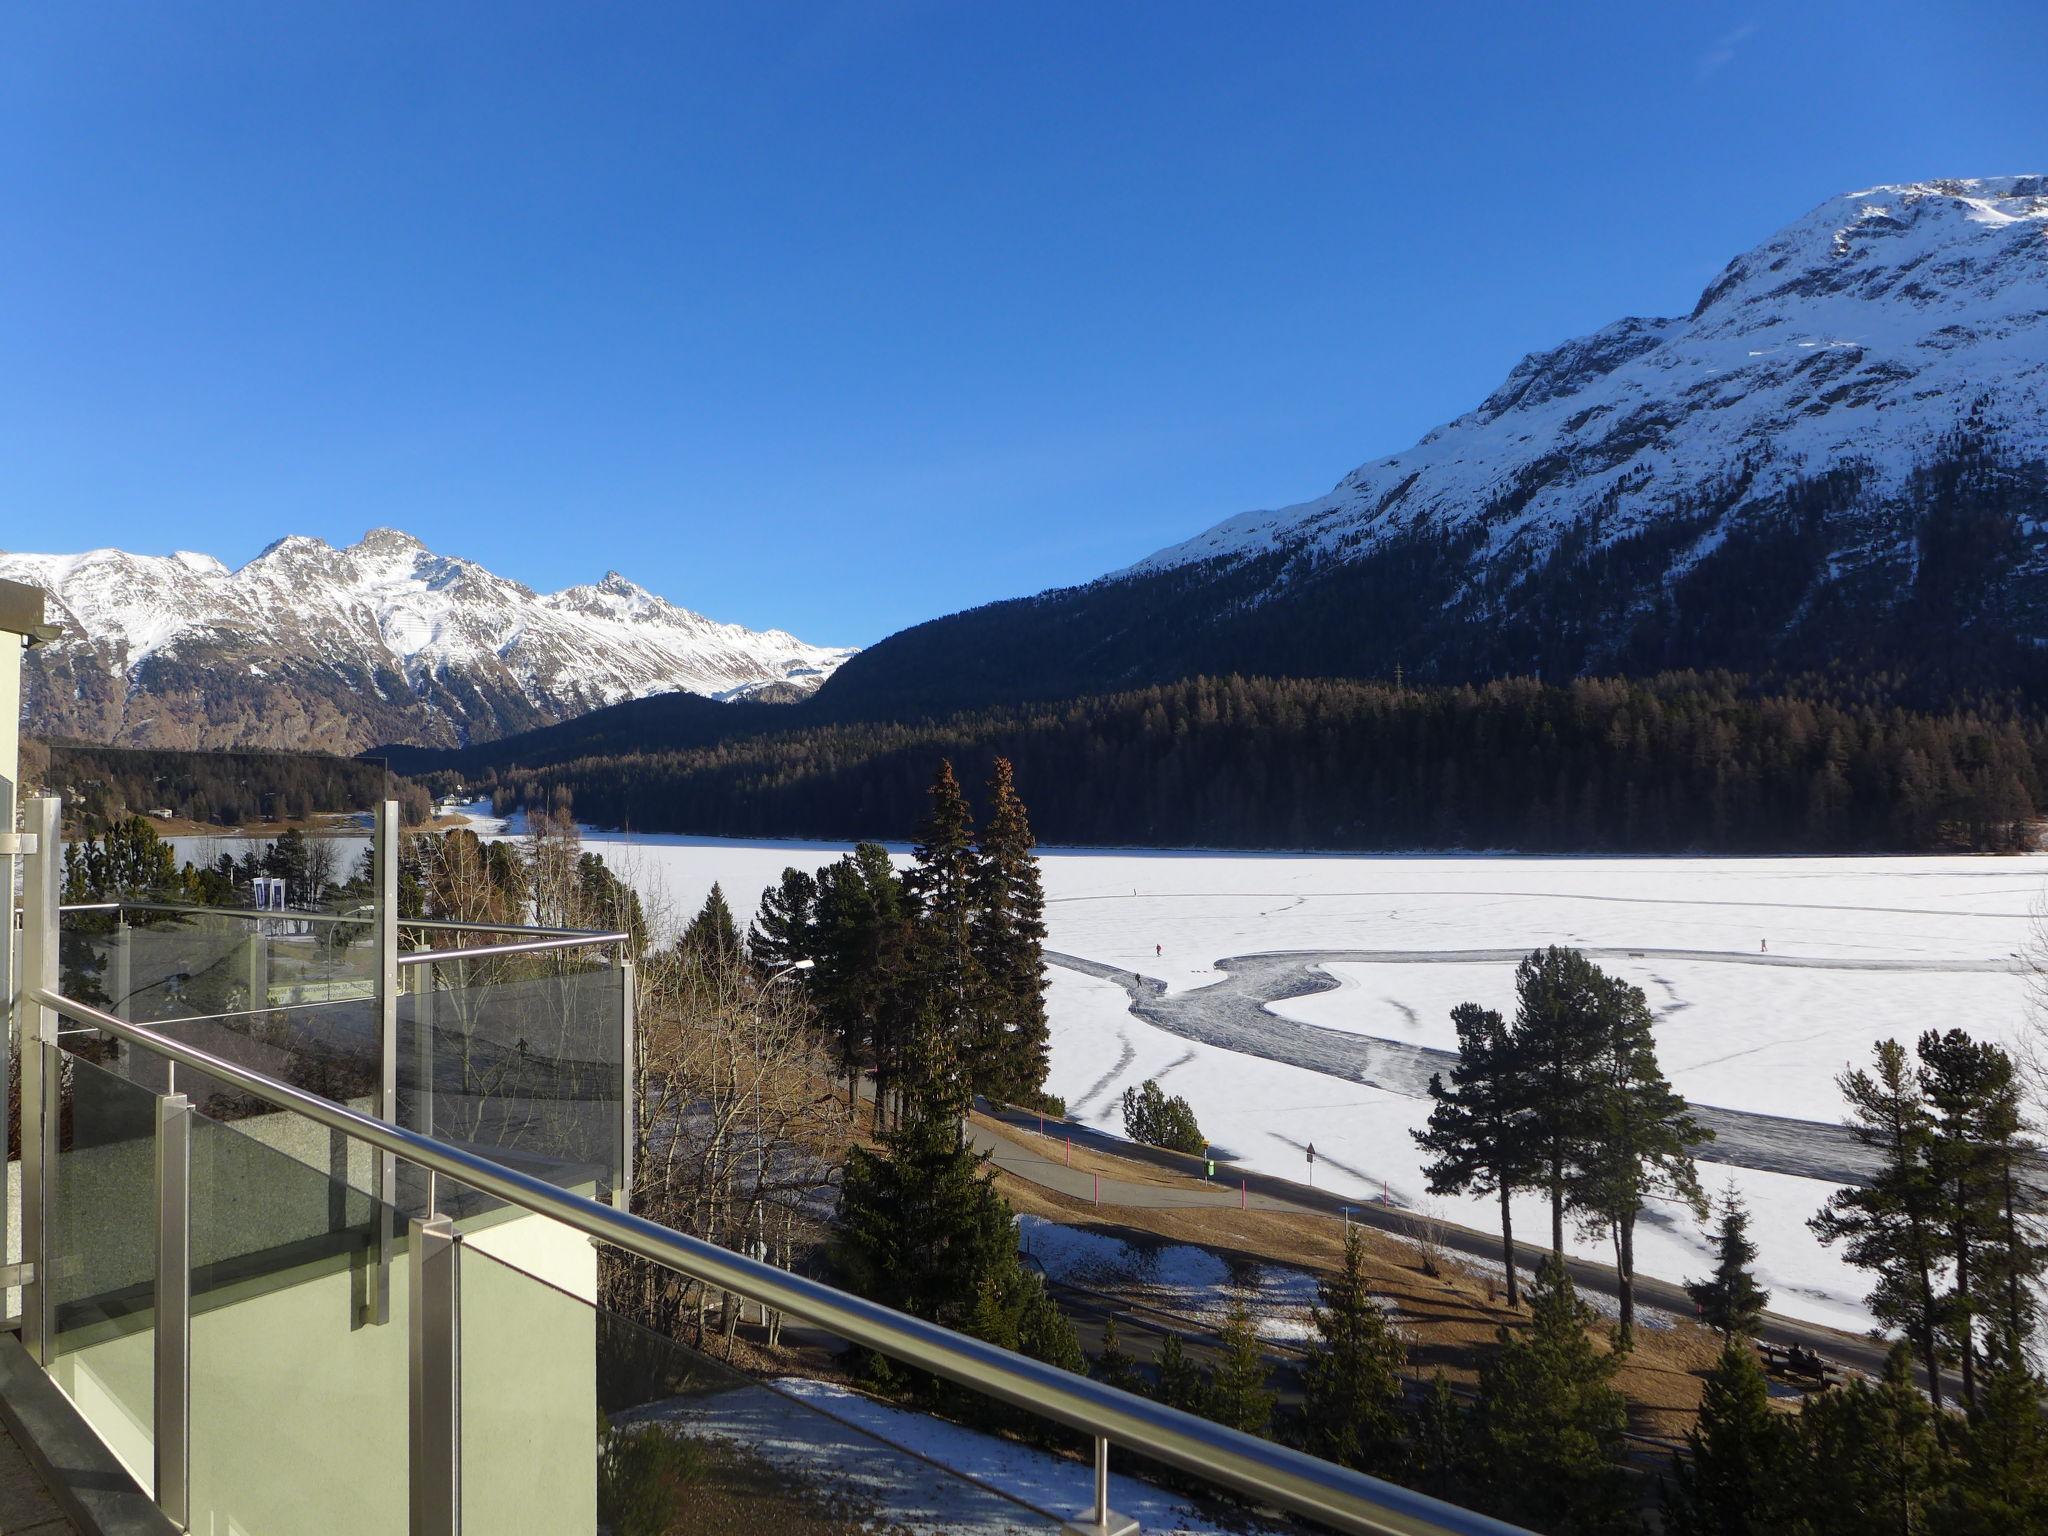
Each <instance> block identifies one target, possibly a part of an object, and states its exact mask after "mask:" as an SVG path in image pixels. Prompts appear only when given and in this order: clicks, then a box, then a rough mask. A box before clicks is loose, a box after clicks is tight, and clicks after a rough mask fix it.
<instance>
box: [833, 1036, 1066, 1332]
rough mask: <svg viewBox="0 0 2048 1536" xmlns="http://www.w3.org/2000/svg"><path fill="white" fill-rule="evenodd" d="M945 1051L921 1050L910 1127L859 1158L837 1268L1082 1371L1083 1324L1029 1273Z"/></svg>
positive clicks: (852, 1283)
mask: <svg viewBox="0 0 2048 1536" xmlns="http://www.w3.org/2000/svg"><path fill="white" fill-rule="evenodd" d="M945 1049H946V1046H945V1043H944V1042H935V1043H927V1044H925V1045H921V1046H920V1047H918V1048H916V1049H915V1050H914V1051H913V1053H912V1057H911V1064H910V1066H909V1068H908V1069H907V1071H906V1080H905V1093H904V1101H905V1112H904V1116H903V1119H902V1121H901V1123H900V1124H898V1125H897V1126H895V1127H893V1128H892V1129H891V1130H889V1131H888V1132H886V1133H884V1135H883V1136H882V1138H881V1140H882V1146H881V1149H880V1150H879V1151H870V1150H868V1149H866V1148H862V1147H856V1148H854V1149H853V1150H852V1152H851V1153H849V1155H848V1157H847V1163H846V1173H845V1179H844V1184H843V1186H842V1189H841V1192H840V1201H839V1208H840V1224H839V1228H838V1232H837V1234H836V1238H835V1243H834V1249H833V1259H834V1265H835V1267H836V1269H837V1270H838V1272H839V1274H840V1276H841V1277H842V1279H843V1280H844V1282H845V1283H846V1285H847V1287H848V1288H849V1289H850V1290H853V1291H855V1292H857V1293H858V1294H860V1295H862V1296H866V1297H868V1298H869V1299H870V1300H872V1301H879V1302H882V1303H883V1304H884V1305H886V1306H891V1307H895V1308H896V1309H897V1310H899V1311H903V1312H908V1313H910V1314H911V1315H912V1316H914V1317H922V1318H926V1319H928V1320H930V1321H932V1322H935V1323H940V1324H943V1325H944V1326H946V1327H948V1328H955V1329H958V1330H960V1331H962V1332H965V1333H971V1334H973V1335H975V1336H976V1337H977V1338H982V1339H986V1340H988V1341H989V1342H990V1343H992V1344H998V1345H1001V1346H1002V1347H1003V1348H1005V1349H1015V1350H1020V1351H1022V1352H1024V1353H1026V1354H1029V1355H1032V1356H1033V1357H1034V1358H1037V1359H1040V1360H1045V1361H1047V1362H1049V1363H1051V1364H1054V1365H1059V1366H1063V1367H1065V1368H1067V1369H1069V1370H1079V1369H1081V1367H1082V1364H1083V1362H1082V1356H1081V1351H1080V1345H1079V1343H1078V1342H1077V1341H1076V1340H1075V1338H1074V1332H1073V1328H1072V1326H1071V1325H1070V1324H1069V1323H1068V1322H1067V1320H1066V1318H1065V1317H1064V1315H1062V1314H1061V1313H1060V1311H1059V1309H1058V1308H1057V1307H1056V1306H1055V1305H1054V1304H1053V1302H1052V1300H1051V1299H1050V1298H1049V1297H1048V1296H1047V1295H1046V1292H1045V1286H1044V1283H1043V1282H1042V1281H1041V1280H1040V1278H1039V1277H1038V1276H1037V1275H1036V1274H1034V1273H1032V1272H1030V1271H1028V1270H1026V1269H1025V1268H1024V1265H1023V1262H1022V1260H1021V1259H1020V1257H1019V1255H1018V1248H1017V1229H1016V1224H1015V1221H1014V1218H1013V1217H1012V1215H1011V1213H1010V1207H1009V1205H1008V1203H1007V1202H1006V1201H1005V1200H1004V1199H1003V1197H1002V1196H1001V1195H1000V1194H998V1193H997V1192H996V1188H995V1182H994V1176H993V1175H992V1174H991V1173H990V1171H989V1170H988V1169H987V1167H986V1166H985V1164H986V1161H987V1160H986V1157H985V1156H984V1155H983V1154H979V1153H976V1152H974V1151H973V1150H971V1149H970V1148H968V1147H967V1146H965V1145H964V1144H963V1142H962V1140H961V1137H960V1134H959V1114H960V1102H959V1099H958V1096H957V1089H956V1087H955V1084H956V1083H957V1076H956V1075H955V1074H952V1073H950V1072H949V1071H948V1070H947V1069H946V1067H945V1066H944V1065H943V1063H942V1060H941V1058H942V1057H943V1055H944V1052H945Z"/></svg>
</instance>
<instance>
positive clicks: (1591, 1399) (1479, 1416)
mask: <svg viewBox="0 0 2048 1536" xmlns="http://www.w3.org/2000/svg"><path fill="white" fill-rule="evenodd" d="M1529 1304H1530V1312H1531V1315H1530V1322H1529V1326H1528V1327H1527V1328H1526V1329H1511V1328H1502V1329H1501V1330H1500V1346H1499V1348H1498V1349H1496V1350H1495V1351H1494V1352H1493V1354H1492V1356H1491V1357H1490V1358H1488V1360H1487V1361H1486V1362H1485V1364H1483V1365H1482V1366H1481V1367H1480V1371H1479V1402H1478V1406H1477V1408H1476V1409H1475V1410H1474V1412H1473V1417H1472V1466H1473V1470H1474V1473H1475V1475H1476V1476H1478V1477H1479V1478H1480V1479H1481V1481H1482V1487H1483V1491H1484V1493H1485V1494H1486V1497H1487V1500H1488V1502H1489V1503H1490V1504H1492V1506H1493V1507H1494V1508H1495V1509H1496V1510H1498V1511H1499V1512H1500V1513H1501V1514H1502V1515H1504V1516H1505V1517H1506V1518H1508V1519H1510V1520H1518V1521H1522V1522H1524V1523H1527V1524H1533V1525H1535V1526H1537V1527H1539V1528H1541V1529H1543V1530H1546V1531H1561V1532H1573V1533H1578V1536H1596V1533H1606V1532H1618V1531H1624V1530H1627V1529H1629V1527H1630V1526H1631V1525H1632V1524H1633V1523H1634V1511H1633V1508H1632V1505H1633V1502H1634V1501H1633V1499H1632V1497H1631V1494H1630V1491H1629V1486H1628V1480H1627V1474H1626V1472H1625V1471H1624V1468H1623V1464H1622V1458H1623V1455H1624V1452H1625V1448H1626V1441H1625V1439H1624V1436H1625V1434H1626V1432H1627V1429H1628V1405H1627V1402H1626V1400H1625V1399H1624V1398H1623V1397H1622V1395H1621V1393H1620V1392H1619V1391H1617V1390H1616V1389H1615V1387H1614V1384H1613V1378H1614V1373H1615V1369H1616V1367H1617V1366H1618V1364H1619V1361H1618V1360H1617V1358H1616V1357H1615V1356H1613V1355H1610V1354H1603V1353H1601V1352H1600V1351H1598V1350H1596V1349H1595V1348H1594V1346H1593V1341H1592V1337H1591V1335H1590V1332H1589V1330H1590V1329H1591V1327H1592V1324H1593V1321H1594V1319H1593V1312H1592V1309H1591V1308H1589V1307H1588V1306H1587V1305H1586V1304H1585V1303H1584V1302H1582V1301H1581V1300H1580V1299H1579V1295H1578V1292H1577V1291H1576V1290H1574V1289H1573V1287H1572V1282H1571V1277H1570V1275H1568V1274H1567V1273H1566V1272H1565V1268H1564V1265H1563V1263H1562V1262H1560V1261H1559V1260H1558V1259H1557V1258H1556V1257H1555V1256H1552V1257H1550V1258H1547V1259H1545V1260H1544V1262H1543V1266H1542V1268H1541V1269H1539V1270H1538V1271H1537V1273H1536V1284H1535V1287H1534V1288H1533V1289H1532V1290H1531V1291H1530V1294H1529Z"/></svg>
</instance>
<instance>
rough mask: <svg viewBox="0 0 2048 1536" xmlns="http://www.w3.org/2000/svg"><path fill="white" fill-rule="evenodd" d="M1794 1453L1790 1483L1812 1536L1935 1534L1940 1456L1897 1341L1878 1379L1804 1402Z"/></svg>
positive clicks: (1908, 1359)
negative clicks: (1795, 1469)
mask: <svg viewBox="0 0 2048 1536" xmlns="http://www.w3.org/2000/svg"><path fill="white" fill-rule="evenodd" d="M1799 1448H1800V1463H1799V1473H1798V1476H1797V1478H1796V1480H1795V1482H1794V1486H1795V1487H1796V1488H1797V1490H1798V1494H1799V1518H1800V1520H1801V1521H1802V1522H1803V1529H1804V1531H1810V1532H1811V1533H1812V1536H1871V1533H1873V1532H1884V1533H1887V1536H1939V1533H1941V1532H1942V1527H1941V1526H1940V1525H1938V1524H1936V1523H1934V1521H1935V1516H1936V1514H1937V1509H1936V1503H1937V1500H1938V1499H1939V1498H1940V1497H1941V1494H1942V1490H1943V1487H1944V1486H1945V1484H1946V1483H1947V1481H1948V1477H1949V1469H1948V1466H1947V1459H1946V1457H1945V1456H1944V1454H1943V1452H1942V1448H1941V1445H1940V1442H1939V1440H1938V1439H1937V1438H1936V1436H1935V1432H1934V1414H1933V1413H1932V1412H1931V1411H1930V1409H1929V1408H1928V1404H1927V1400H1926V1399H1925V1398H1924V1397H1922V1396H1921V1395H1920V1392H1919V1390H1918V1389H1917V1388H1915V1387H1914V1385H1913V1367H1912V1356H1911V1354H1910V1353H1909V1351H1908V1349H1907V1346H1906V1345H1904V1344H1903V1343H1901V1344H1897V1345H1895V1346H1894V1347H1893V1349H1892V1352H1891V1356H1890V1358H1889V1359H1887V1360H1886V1362H1885V1373H1884V1377H1883V1379H1882V1380H1881V1381H1877V1382H1867V1381H1861V1380H1856V1381H1851V1382H1849V1383H1848V1384H1847V1385H1846V1386H1842V1387H1837V1388H1835V1389H1833V1390H1832V1391H1828V1392H1823V1393H1820V1394H1819V1395H1818V1396H1815V1397H1811V1398H1808V1399H1807V1402H1806V1406H1805V1408H1804V1409H1803V1410H1802V1411H1801V1412H1800V1415H1799ZM1786 1528H1787V1529H1789V1530H1799V1529H1801V1527H1800V1526H1796V1525H1790V1524H1788V1526H1787V1527H1786Z"/></svg>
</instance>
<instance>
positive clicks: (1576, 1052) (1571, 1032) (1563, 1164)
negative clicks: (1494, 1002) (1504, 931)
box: [1513, 946, 1607, 1259]
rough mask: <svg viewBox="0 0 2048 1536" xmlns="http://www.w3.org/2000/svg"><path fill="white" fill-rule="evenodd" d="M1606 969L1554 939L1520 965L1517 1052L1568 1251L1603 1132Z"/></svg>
mask: <svg viewBox="0 0 2048 1536" xmlns="http://www.w3.org/2000/svg"><path fill="white" fill-rule="evenodd" d="M1602 980H1603V978H1602V977H1601V974H1600V971H1599V969H1598V968H1597V967H1596V966H1594V964H1593V963H1592V962H1591V961H1590V960H1588V959H1587V958H1586V957H1585V956H1584V955H1582V954H1580V953H1579V952H1578V951H1577V950H1575V949H1564V948H1560V947H1557V946H1552V947H1551V948H1549V949H1539V950H1537V951H1535V952H1534V953H1533V954H1531V955H1529V956H1527V957H1526V958H1524V959H1523V961H1522V963H1521V965H1520V966H1519V967H1518V968H1517V969H1516V971H1515V998H1516V1004H1515V1029H1514V1036H1513V1041H1514V1058H1515V1062H1516V1065H1517V1066H1518V1067H1519V1069H1520V1072H1521V1075H1522V1080H1523V1083H1524V1085H1525V1088H1526V1093H1527V1103H1528V1105H1529V1108H1530V1118H1531V1121H1532V1124H1531V1128H1530V1135H1531V1142H1532V1149H1533V1155H1534V1158H1535V1161H1536V1164H1537V1169H1538V1182H1539V1183H1540V1184H1541V1186H1542V1187H1543V1188H1544V1189H1545V1190H1546V1191H1547V1192H1548V1193H1549V1195H1550V1251H1551V1254H1552V1255H1553V1256H1554V1257H1556V1258H1560V1259H1561V1258H1563V1257H1564V1218H1565V1212H1566V1210H1567V1209H1569V1207H1570V1205H1571V1203H1572V1192H1573V1186H1574V1183H1575V1181H1576V1180H1577V1178H1578V1176H1579V1173H1580V1170H1581V1168H1582V1167H1583V1165H1584V1163H1585V1161H1586V1158H1587V1155H1588V1153H1589V1152H1590V1150H1591V1149H1592V1146H1593V1142H1594V1139H1595V1138H1596V1137H1597V1136H1598V1135H1599V1134H1600V1106H1599V1103H1598V1101H1597V1099H1596V1097H1595V1095H1594V1091H1593V1090H1594V1085H1595V1083H1596V1082H1597V1081H1598V1070H1597V1068H1598V1063H1599V1057H1600V1054H1601V1050H1602V1048H1603V1046H1604V1045H1605V1044H1606V1043H1607V1039H1606V1031H1605V1030H1604V1029H1603V1028H1602V1025H1601V1018H1600V1010H1601V1002H1602V997H1601V981H1602Z"/></svg>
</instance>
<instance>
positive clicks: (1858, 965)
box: [1045, 949, 2009, 1184]
mask: <svg viewBox="0 0 2048 1536" xmlns="http://www.w3.org/2000/svg"><path fill="white" fill-rule="evenodd" d="M1584 952H1585V953H1586V954H1588V955H1591V956H1593V957H1594V958H1596V959H1667V960H1708V961H1714V962H1717V963H1722V962H1725V963H1728V964H1745V965H1749V964H1756V965H1777V966H1785V967H1790V968H1794V969H1805V970H1811V969H1833V970H1983V969H1990V968H2009V962H1999V963H1998V965H1997V966H1996V967H1993V966H1990V965H1988V964H1983V963H1976V962H1962V961H1956V962H1927V963H1921V962H1912V963H1907V962H1903V961H1889V960H1843V961H1827V960H1808V959H1803V958H1799V957H1795V956H1790V955H1786V956H1780V955H1737V954H1731V953H1729V952H1727V951H1722V950H1692V949H1588V950H1586V951H1584ZM1525 953H1526V951H1524V950H1519V949H1456V950H1407V949H1388V950H1380V949H1308V950H1289V951H1286V952H1283V953H1277V954H1256V955H1233V956H1231V957H1229V958H1228V959H1223V960H1218V961H1217V962H1216V966H1217V969H1219V970H1221V971H1222V972H1224V979H1223V980H1222V981H1219V982H1217V983H1215V984H1214V985H1212V986H1206V987H1196V988H1192V989H1190V990H1187V991H1183V992H1174V993H1169V992H1168V991H1167V990H1166V983H1165V982H1163V981H1160V980H1158V979H1157V978H1155V977H1151V976H1145V975H1141V974H1139V973H1138V972H1136V971H1129V970H1122V969H1119V968H1117V967H1115V966H1108V965H1103V964H1101V963H1100V962H1098V961H1094V960H1086V959H1083V958H1081V957H1080V956H1078V955H1063V954H1055V953H1053V952H1051V951H1047V953H1046V957H1045V958H1046V960H1047V961H1048V962H1050V963H1051V964H1053V965H1057V966H1061V967H1063V968H1065V969H1067V970H1070V971H1079V972H1081V973H1082V974H1084V975H1088V976H1096V977H1100V978H1102V979H1104V980H1106V981H1113V982H1115V983H1116V984H1117V985H1118V986H1120V987H1122V988H1123V989H1124V992H1125V993H1126V995H1128V996H1129V998H1130V1000H1131V1012H1132V1013H1133V1014H1135V1015H1136V1016H1137V1017H1139V1018H1141V1019H1143V1020H1144V1021H1145V1022H1146V1023H1148V1024H1154V1025H1157V1026H1158V1027H1159V1028H1161V1029H1164V1030H1167V1031H1168V1032H1170V1033H1172V1034H1176V1035H1179V1036H1180V1037H1181V1038H1182V1039H1184V1040H1196V1041H1200V1042H1201V1043H1202V1044H1204V1045H1214V1046H1221V1047H1222V1048H1224V1049H1225V1050H1232V1051H1243V1052H1246V1053H1247V1054H1249V1055H1253V1056H1263V1057H1265V1058H1266V1059H1267V1060H1269V1061H1279V1062H1285V1063H1286V1064H1287V1065H1288V1066H1292V1067H1304V1068H1306V1069H1308V1070H1309V1071H1311V1072H1321V1073H1323V1074H1325V1075H1326V1076H1329V1077H1338V1078H1343V1079H1345V1080H1347V1081H1350V1082H1360V1083H1366V1084H1369V1085H1370V1086H1372V1087H1375V1088H1382V1089H1385V1090H1387V1091H1389V1092H1392V1093H1399V1094H1404V1095H1406V1096H1407V1097H1409V1098H1423V1097H1425V1096H1427V1094H1428V1092H1429V1079H1430V1076H1431V1074H1432V1073H1437V1072H1443V1073H1446V1074H1448V1073H1449V1071H1450V1069H1451V1067H1452V1066H1453V1065H1455V1064H1456V1061H1457V1056H1456V1054H1455V1053H1454V1052H1451V1051H1442V1050H1436V1049H1434V1048H1432V1047H1429V1046H1422V1045H1415V1044H1413V1043H1411V1042H1409V1041H1404V1040H1385V1039H1381V1038H1379V1037H1378V1036H1375V1035H1360V1034H1353V1033H1351V1032H1349V1031H1347V1030H1340V1029H1329V1028H1326V1027H1324V1026H1322V1025H1318V1024H1304V1023H1302V1022H1300V1021H1299V1020H1296V1019H1284V1018H1282V1017H1280V1015H1278V1014H1276V1013H1273V1012H1272V1011H1270V1009H1269V1008H1268V1007H1267V1005H1268V1004H1270V1003H1276V1002H1280V1001H1283V1000H1285V999H1287V998H1290V997H1307V996H1310V995H1312V994H1314V993H1317V992H1327V991H1330V990H1332V989H1333V988H1335V987H1336V986H1338V985H1339V983H1338V981H1337V979H1336V978H1335V977H1334V976H1331V975H1329V974H1328V973H1327V972H1326V971H1324V970H1323V969H1321V968H1322V967H1324V966H1326V965H1330V964H1332V963H1337V962H1350V963H1370V964H1378V965H1389V964H1391V965H1424V964H1443V963H1457V962H1468V961H1480V962H1487V963H1494V962H1499V963H1505V964H1510V965H1512V964H1515V963H1517V962H1519V961H1520V960H1521V959H1522V957H1523V955H1524V954H1525ZM1693 1108H1694V1112H1695V1113H1696V1114H1697V1115H1698V1116H1699V1118H1700V1121H1701V1122H1702V1123H1703V1124H1704V1125H1706V1126H1707V1128H1708V1129H1710V1130H1711V1131H1713V1133H1714V1143H1713V1146H1712V1147H1711V1149H1709V1151H1710V1155H1711V1157H1712V1158H1713V1160H1714V1161H1715V1162H1717V1163H1729V1164H1732V1165H1733V1166H1735V1167H1738V1168H1757V1169H1761V1170H1763V1171H1765V1172H1768V1173H1789V1174H1796V1175H1798V1176H1800V1177H1802V1178H1811V1179H1824V1180H1826V1181H1827V1182H1829V1183H1831V1184H1861V1183H1863V1182H1864V1181H1865V1180H1866V1179H1867V1178H1868V1177H1869V1175H1870V1173H1871V1171H1872V1169H1873V1167H1874V1166H1875V1165H1874V1160H1873V1159H1872V1157H1871V1154H1870V1153H1869V1152H1868V1151H1867V1150H1865V1149H1864V1148H1863V1147H1861V1146H1859V1145H1857V1143H1856V1141H1855V1138H1854V1137H1852V1136H1851V1135H1850V1134H1849V1132H1848V1130H1847V1129H1846V1128H1845V1127H1843V1126H1840V1125H1831V1124H1828V1123H1826V1122H1823V1121H1818V1120H1796V1119H1791V1118H1789V1117H1787V1116H1783V1115H1763V1114H1754V1113H1751V1112H1749V1111H1747V1110H1739V1109H1720V1108H1716V1107H1714V1106H1712V1105H1695V1106H1693Z"/></svg>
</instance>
